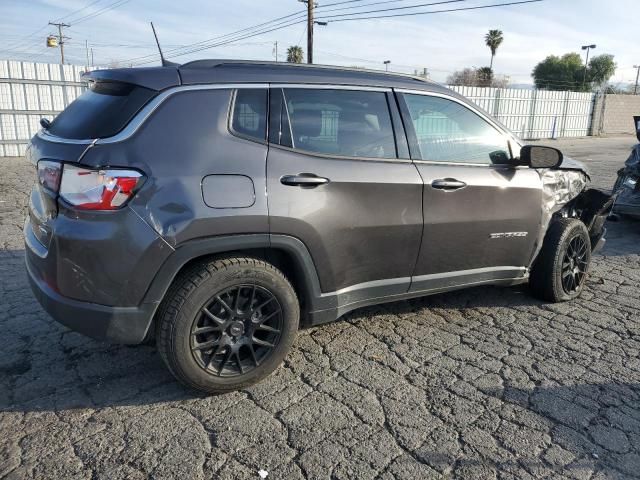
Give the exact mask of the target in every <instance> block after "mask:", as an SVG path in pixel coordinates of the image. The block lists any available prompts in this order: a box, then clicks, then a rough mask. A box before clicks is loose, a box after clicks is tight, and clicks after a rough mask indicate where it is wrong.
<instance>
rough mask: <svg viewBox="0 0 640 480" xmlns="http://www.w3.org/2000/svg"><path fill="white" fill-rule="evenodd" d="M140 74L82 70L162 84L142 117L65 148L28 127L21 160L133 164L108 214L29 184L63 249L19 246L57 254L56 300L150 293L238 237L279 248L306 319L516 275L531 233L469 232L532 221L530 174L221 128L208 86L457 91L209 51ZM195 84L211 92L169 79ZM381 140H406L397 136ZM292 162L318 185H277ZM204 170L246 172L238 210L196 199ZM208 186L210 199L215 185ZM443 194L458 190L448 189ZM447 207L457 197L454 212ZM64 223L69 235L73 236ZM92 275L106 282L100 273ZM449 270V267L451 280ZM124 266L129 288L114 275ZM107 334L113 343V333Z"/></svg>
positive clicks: (224, 120) (222, 99) (151, 299)
mask: <svg viewBox="0 0 640 480" xmlns="http://www.w3.org/2000/svg"><path fill="white" fill-rule="evenodd" d="M156 70H158V69H155V70H154V69H148V70H144V71H140V70H138V69H133V70H130V69H126V70H110V71H108V73H103V72H92V73H91V77H92V78H93V79H101V78H104V79H107V80H110V81H118V80H124V81H131V82H135V83H139V84H141V85H145V86H147V87H150V88H156V89H158V90H163V89H172V88H173V89H175V88H178V90H176V91H175V92H172V94H171V95H169V96H167V97H166V99H164V100H163V101H162V102H160V103H159V104H158V105H157V106H156V107H154V109H153V111H152V112H150V113H149V114H148V115H146V116H145V118H144V119H142V120H144V121H142V120H137V119H134V120H133V122H132V124H135V123H136V122H139V124H138V125H136V126H135V128H133V129H132V130H131V134H130V135H124V136H123V137H122V138H121V139H119V140H118V141H116V142H113V143H108V142H103V143H102V144H101V142H93V141H92V139H87V141H86V142H85V144H78V143H69V144H67V143H66V142H65V141H64V139H48V140H45V139H44V138H46V135H42V136H37V137H34V139H33V142H32V146H31V149H30V157H31V159H32V161H33V162H37V161H38V160H40V159H46V158H51V159H56V160H61V161H69V162H75V161H79V160H81V162H82V164H84V165H87V166H91V167H98V168H99V167H106V166H121V167H125V166H126V167H127V168H136V169H139V170H140V171H142V172H144V174H145V175H146V180H145V183H144V184H143V186H142V188H141V189H140V191H139V192H137V194H136V196H135V197H134V198H133V200H132V201H131V202H130V203H129V204H128V206H127V207H126V208H124V209H122V210H121V211H119V212H115V214H114V212H108V213H106V212H95V213H93V214H84V213H83V214H80V213H78V212H77V211H76V210H74V209H71V208H67V207H64V208H60V214H59V215H58V214H57V202H56V201H55V199H53V198H50V197H47V195H43V194H42V192H41V191H39V189H38V187H36V188H35V194H34V201H33V202H32V207H31V208H32V217H33V218H36V219H37V222H38V224H37V225H33V226H35V227H38V226H44V227H45V228H49V230H50V231H51V232H53V234H52V237H53V238H54V239H55V238H56V237H58V236H60V239H59V240H51V241H53V242H55V243H56V245H58V244H59V243H60V242H63V243H65V242H67V241H68V246H60V247H56V248H54V249H50V250H49V251H48V252H47V253H45V254H43V255H44V256H45V257H47V258H48V260H46V259H45V260H43V259H42V258H41V256H40V255H38V254H37V252H29V251H28V252H27V255H28V256H29V264H30V265H32V267H33V266H34V265H35V268H34V270H35V271H36V272H37V275H39V276H40V277H41V278H46V277H47V276H48V275H50V273H51V272H58V270H57V269H58V268H60V267H59V265H58V263H61V262H63V263H66V264H67V267H66V268H67V270H66V271H67V274H68V277H67V278H61V277H58V278H55V279H53V280H54V282H59V283H60V284H61V285H62V286H63V290H64V292H62V291H61V293H63V294H65V295H66V296H68V297H70V298H76V299H87V301H93V302H95V301H96V299H100V300H103V301H104V302H106V303H105V305H115V304H118V306H125V305H135V304H136V303H137V304H139V305H140V306H142V305H157V302H159V301H160V299H161V298H162V297H163V295H164V293H165V292H166V289H167V288H168V285H169V283H170V282H171V280H172V279H173V278H174V276H175V275H176V274H177V272H178V271H179V269H180V268H182V266H183V265H184V264H185V263H186V262H188V261H189V260H190V259H191V258H195V256H199V255H205V254H207V253H217V252H223V251H233V250H237V249H241V248H243V245H244V246H247V248H260V249H266V250H270V249H278V250H281V251H283V252H285V253H287V255H288V256H287V257H286V258H287V262H290V263H291V268H292V269H293V270H292V271H294V272H298V276H299V277H300V276H302V277H303V280H301V283H302V284H303V285H305V286H304V288H302V290H301V292H304V294H305V295H308V296H311V298H302V300H303V301H304V305H306V307H305V308H307V313H309V314H310V316H311V317H312V321H313V322H315V323H320V322H324V321H327V320H333V319H335V318H337V317H338V316H339V315H341V314H342V313H345V312H346V311H348V310H350V309H352V308H356V307H358V306H362V305H367V304H371V303H379V302H383V301H391V300H397V299H401V298H409V297H411V296H415V295H419V294H421V293H423V292H435V291H444V290H450V289H453V288H459V287H461V286H466V285H472V284H483V283H500V284H511V283H513V282H514V281H518V278H519V279H522V278H524V269H525V267H527V266H528V265H527V264H526V262H524V261H523V260H522V259H523V258H524V257H525V256H526V255H524V252H526V251H527V249H530V248H531V245H530V244H529V243H528V242H531V241H532V239H533V237H534V235H530V236H529V235H528V236H527V237H526V238H525V239H522V238H503V239H498V240H492V241H490V240H489V239H486V238H485V239H483V238H482V237H483V236H484V235H485V234H488V233H493V231H498V232H500V231H531V230H533V229H535V228H536V225H535V221H536V218H537V219H538V222H539V219H540V215H539V211H540V204H539V202H538V203H537V204H536V203H535V199H536V198H537V195H538V194H539V191H538V186H537V185H536V184H535V180H534V177H535V175H537V174H536V172H534V171H532V170H530V169H527V168H519V169H516V168H514V167H508V168H482V169H479V168H477V167H470V169H469V170H468V171H467V169H466V168H461V167H454V168H453V169H452V168H450V167H445V166H432V165H426V164H420V163H417V162H416V163H415V164H414V163H412V162H411V161H409V160H406V159H397V160H395V161H393V160H392V161H381V160H373V159H354V158H350V159H345V158H327V157H324V156H319V155H313V154H308V153H303V152H299V151H295V150H292V149H287V148H284V147H279V146H271V147H269V146H268V145H267V144H266V143H260V142H256V141H252V140H247V139H245V138H240V137H238V136H235V135H234V134H233V133H232V132H230V130H229V126H228V112H229V107H230V101H231V96H232V89H231V88H225V86H224V85H220V83H222V82H232V83H239V82H240V83H241V82H251V81H255V82H260V83H262V84H264V83H265V82H274V83H288V82H297V83H303V84H304V83H315V84H322V85H332V84H337V85H345V84H346V85H351V86H352V87H358V86H363V87H366V86H376V87H400V88H406V89H420V90H424V91H425V92H436V93H440V94H446V95H450V96H451V97H455V98H457V99H458V100H460V101H461V102H464V103H465V104H467V105H470V104H469V103H468V101H466V100H465V99H463V98H462V97H460V96H459V95H457V94H455V93H453V92H450V91H448V90H447V89H446V88H444V87H440V86H437V85H435V84H430V83H426V82H422V81H420V80H416V79H413V78H409V77H404V76H399V75H385V74H371V73H368V72H354V71H348V70H341V69H326V68H325V69H322V68H301V67H293V66H277V67H274V66H265V65H253V64H251V63H249V62H244V63H231V64H229V65H228V66H225V63H224V62H219V61H216V62H214V64H212V66H211V67H210V68H208V67H206V68H205V67H203V66H197V65H187V66H185V67H181V68H178V69H174V68H173V67H170V68H166V70H164V69H160V72H161V73H158V72H157V71H156ZM156 77H158V78H156ZM201 83H211V84H212V86H213V85H215V88H216V89H214V90H210V89H206V87H204V86H202V85H198V86H197V89H192V90H190V87H184V85H196V84H201ZM179 85H183V86H179ZM247 86H251V85H250V84H247ZM182 88H184V89H185V90H184V91H183V90H180V89H182ZM167 91H168V90H167ZM397 115H398V114H397V112H394V117H397ZM395 123H398V122H397V121H396V122H395ZM505 133H506V132H505ZM397 141H398V146H399V147H401V146H402V145H405V147H404V148H405V149H406V139H405V138H404V136H403V133H402V135H401V136H400V137H398V138H397ZM402 142H404V143H402ZM267 153H268V155H269V156H268V162H267ZM438 169H440V170H438ZM299 173H315V174H317V175H319V176H324V177H326V178H328V179H329V180H330V182H329V183H328V184H326V185H322V186H319V187H315V188H304V187H292V186H288V185H283V184H282V183H281V182H280V178H281V177H282V176H283V175H288V174H299ZM211 175H215V176H219V175H232V176H244V177H247V178H249V179H251V181H252V183H253V185H254V190H255V202H254V203H253V204H252V205H250V206H247V207H245V208H211V202H209V205H207V202H205V200H204V198H203V196H205V195H206V192H205V193H203V185H204V184H206V183H207V182H206V178H207V177H209V176H211ZM421 175H422V178H421ZM452 176H457V177H460V178H464V179H465V180H466V182H465V183H467V184H468V189H467V188H465V189H463V190H461V191H456V192H438V194H440V193H443V194H444V195H449V198H447V197H439V196H436V195H434V192H431V191H429V188H430V187H429V185H428V180H429V179H430V178H436V177H452ZM423 179H424V181H425V185H424V186H423ZM203 182H204V184H203ZM500 187H507V188H505V189H504V190H507V191H506V192H505V193H504V194H503V195H498V194H497V193H496V192H497V191H500V190H503V189H502V188H500ZM512 187H513V191H509V189H510V188H512ZM423 188H424V196H423ZM206 190H207V188H205V191H206ZM465 190H466V192H465ZM474 192H475V193H476V194H477V195H479V196H480V200H478V199H477V198H474V195H473V194H474ZM267 193H268V195H267ZM216 194H217V195H219V198H221V197H224V192H218V193H216ZM452 194H453V195H452ZM458 194H461V195H458ZM456 195H457V198H458V199H462V200H461V201H460V202H457V201H455V202H453V201H450V198H454V199H455V198H456ZM267 202H268V208H267ZM460 205H465V206H471V207H472V208H467V209H465V210H466V211H464V212H460V211H459V210H461V209H460V208H459V206H460ZM423 212H424V215H425V220H426V224H425V225H424V227H423ZM50 216H51V217H53V218H49V217H50ZM101 217H105V218H101ZM465 220H466V221H467V222H468V223H467V224H466V227H465V223H464V221H465ZM270 223H271V224H270ZM78 227H79V228H80V230H82V231H80V232H76V231H75V229H77V228H78ZM537 227H538V228H539V225H538V226H537ZM36 229H37V228H35V229H32V230H34V231H35V230H36ZM423 229H424V231H423ZM65 235H68V237H65ZM487 236H488V235H487ZM67 238H68V240H67ZM244 239H250V240H249V241H245V240H244ZM491 242H495V246H494V244H493V243H491ZM421 245H422V247H421ZM438 245H439V246H440V247H441V248H440V249H438ZM442 249H446V251H445V252H446V253H444V254H443V253H442V252H443V250H442ZM28 250H29V248H28ZM96 257H100V258H98V259H96ZM57 258H59V259H57ZM63 259H64V260H63ZM505 266H506V267H508V268H512V269H513V270H505V269H504V267H505ZM74 269H75V270H74ZM487 269H488V270H487ZM64 271H65V270H64V269H62V270H60V272H61V273H64ZM105 271H106V272H107V275H106V279H100V278H99V277H100V275H103V274H104V272H105ZM452 271H453V272H454V273H455V272H459V273H460V275H458V277H457V278H456V275H455V274H454V275H452V274H451V273H452ZM78 272H80V274H78ZM311 272H314V275H312V274H311ZM505 272H506V273H505ZM512 276H513V277H518V278H516V280H514V279H513V278H512ZM129 277H131V279H130V280H129V281H130V282H131V285H132V287H131V288H129V285H128V284H127V283H126V281H125V283H124V285H123V280H122V279H123V278H129ZM133 277H135V278H133ZM412 277H413V283H414V285H413V286H412V285H411V282H412ZM310 278H315V280H310ZM452 278H453V279H452ZM89 280H90V281H89ZM92 282H93V284H92ZM96 282H98V283H96ZM309 282H311V283H309ZM87 285H88V287H87ZM141 308H142V307H141ZM154 310H155V309H154V308H151V309H148V308H147V307H145V310H144V311H145V312H147V311H148V312H151V313H150V315H153V311H154ZM148 321H149V322H151V318H149V319H148ZM146 330H148V325H147V327H146V328H138V329H137V330H136V331H137V333H136V335H137V336H136V338H138V337H139V336H140V332H143V331H146ZM118 331H120V330H118ZM114 338H116V340H117V341H122V335H121V334H120V333H119V334H118V335H116V336H115V337H114ZM138 340H141V339H138ZM132 341H134V342H135V341H136V340H135V339H132Z"/></svg>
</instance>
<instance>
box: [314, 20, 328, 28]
mask: <svg viewBox="0 0 640 480" xmlns="http://www.w3.org/2000/svg"><path fill="white" fill-rule="evenodd" d="M313 23H315V24H316V25H320V26H321V27H326V26H327V25H329V22H320V21H318V20H316V21H314V22H313Z"/></svg>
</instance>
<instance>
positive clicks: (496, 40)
mask: <svg viewBox="0 0 640 480" xmlns="http://www.w3.org/2000/svg"><path fill="white" fill-rule="evenodd" d="M503 40H504V37H503V36H502V30H489V33H487V34H486V35H485V36H484V43H485V44H486V45H487V47H489V48H490V49H491V65H490V66H489V68H490V69H492V70H493V57H495V56H496V51H497V50H498V47H499V46H500V45H501V44H502V41H503Z"/></svg>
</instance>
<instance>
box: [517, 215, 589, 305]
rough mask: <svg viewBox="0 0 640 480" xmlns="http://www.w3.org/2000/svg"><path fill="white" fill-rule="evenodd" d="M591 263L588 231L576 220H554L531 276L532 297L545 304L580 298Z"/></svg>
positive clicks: (532, 268)
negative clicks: (543, 301) (545, 302)
mask: <svg viewBox="0 0 640 480" xmlns="http://www.w3.org/2000/svg"><path fill="white" fill-rule="evenodd" d="M590 263H591V240H590V239H589V232H588V231H587V227H586V226H585V224H584V223H582V222H581V221H580V220H576V219H574V218H560V219H556V220H552V222H551V224H550V225H549V231H548V232H547V234H546V236H545V239H544V243H543V245H542V249H541V250H540V253H539V254H538V257H537V258H536V260H535V262H534V263H533V266H532V267H531V274H530V276H529V286H530V288H531V291H532V293H533V294H534V295H535V296H536V297H538V298H539V299H541V300H546V301H549V302H566V301H568V300H573V299H574V298H577V297H578V296H580V293H582V289H583V288H584V284H585V282H586V279H587V274H588V271H589V265H590Z"/></svg>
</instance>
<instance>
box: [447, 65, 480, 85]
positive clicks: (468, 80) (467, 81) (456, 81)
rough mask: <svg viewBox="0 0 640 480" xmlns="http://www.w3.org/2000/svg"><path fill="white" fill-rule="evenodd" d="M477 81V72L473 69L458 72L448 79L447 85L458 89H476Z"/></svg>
mask: <svg viewBox="0 0 640 480" xmlns="http://www.w3.org/2000/svg"><path fill="white" fill-rule="evenodd" d="M476 81H477V79H476V71H475V70H474V69H473V68H465V69H463V70H457V71H455V72H453V73H452V74H451V75H449V77H448V78H447V84H449V85H454V86H457V87H465V86H466V87H475V86H476Z"/></svg>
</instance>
